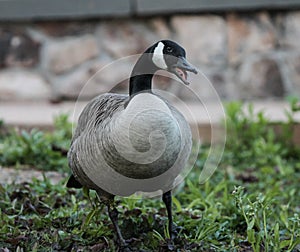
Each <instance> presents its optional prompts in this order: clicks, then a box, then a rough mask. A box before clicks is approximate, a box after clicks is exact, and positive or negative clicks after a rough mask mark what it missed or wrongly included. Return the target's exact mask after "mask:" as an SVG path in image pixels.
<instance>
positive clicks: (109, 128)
mask: <svg viewBox="0 0 300 252" xmlns="http://www.w3.org/2000/svg"><path fill="white" fill-rule="evenodd" d="M185 56H186V54H185V50H184V49H183V48H182V47H181V46H179V45H178V44H177V43H175V42H173V41H170V40H161V41H159V42H157V43H155V44H154V45H152V46H151V47H149V48H148V49H147V50H146V51H145V52H144V53H143V54H142V55H141V56H140V58H139V59H138V60H137V63H136V64H135V66H134V68H133V70H132V73H131V77H130V80H129V96H127V95H120V94H113V93H106V94H102V95H99V96H97V97H96V98H94V99H93V100H92V101H90V102H89V103H88V105H87V106H86V107H85V108H84V110H83V111H82V113H81V115H80V117H79V120H78V125H77V128H76V130H75V133H74V135H73V138H72V142H71V147H70V150H69V152H68V160H69V166H70V168H71V170H72V173H73V175H71V177H70V178H69V180H68V182H67V187H73V188H81V187H87V188H89V189H93V190H95V191H96V193H97V195H98V197H99V200H100V201H101V202H103V203H104V204H106V205H107V209H108V213H109V217H110V219H111V221H112V223H113V225H114V228H115V231H116V233H117V236H118V240H119V242H120V245H121V246H125V245H126V241H125V240H124V239H123V237H122V234H121V231H120V229H119V226H118V223H117V221H118V211H117V209H116V207H115V206H114V204H113V200H114V197H115V195H119V196H129V195H130V194H133V193H135V192H137V191H148V192H149V191H155V190H159V189H161V190H162V191H163V195H162V199H163V202H164V203H165V205H166V209H167V214H168V219H169V223H168V224H169V225H168V227H169V233H170V234H171V235H172V228H173V223H172V210H171V207H172V206H171V205H172V198H171V189H172V183H173V182H174V180H175V178H176V176H177V175H178V174H179V172H180V170H181V169H182V167H183V166H185V164H186V162H187V160H188V157H189V155H190V152H191V146H192V135H191V130H190V127H189V125H188V123H187V122H186V120H185V119H184V117H183V115H182V114H181V113H180V112H179V111H177V109H175V108H174V107H173V106H171V105H170V104H169V103H168V102H167V101H166V100H165V99H163V98H161V97H160V96H158V95H155V94H154V93H152V91H151V84H152V77H153V75H154V73H155V72H156V71H158V70H166V71H168V72H170V73H173V74H175V75H176V76H177V77H178V78H179V79H180V80H181V81H182V82H183V83H184V84H188V81H187V71H189V72H193V73H195V74H197V70H196V68H195V67H194V66H192V65H191V64H190V63H188V62H187V61H186V59H185Z"/></svg>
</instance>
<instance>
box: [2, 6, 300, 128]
mask: <svg viewBox="0 0 300 252" xmlns="http://www.w3.org/2000/svg"><path fill="white" fill-rule="evenodd" d="M299 8H300V1H299V0H273V1H270V0H240V1H238V0H226V1H222V0H214V1H204V0H202V1H196V0H188V1H179V0H173V1H160V0H153V1H147V0H122V1H117V0H110V1H104V0H76V1H75V0H60V1H58V0H56V1H42V0H27V1H21V0H4V1H3V0H2V1H0V102H1V103H0V112H1V113H2V116H1V114H0V118H1V117H2V118H3V117H4V119H5V118H6V121H8V123H10V122H11V123H12V124H13V123H14V122H15V123H17V122H18V120H20V114H22V113H19V114H18V113H14V112H9V110H8V109H9V108H10V109H11V110H13V108H12V107H14V106H16V104H21V106H20V107H21V108H17V109H19V111H21V109H23V110H24V111H27V112H30V111H33V110H34V109H35V110H37V109H40V110H41V111H42V112H41V113H40V114H39V115H38V116H37V117H42V116H44V117H45V114H47V108H46V107H45V106H42V105H41V106H38V107H37V106H36V103H37V102H39V104H44V105H45V104H51V103H52V104H53V103H59V102H63V101H75V100H76V99H77V97H78V95H79V93H80V91H81V89H82V87H83V86H84V85H85V83H86V82H87V80H89V79H90V77H91V76H93V75H94V74H95V73H96V72H97V71H98V70H99V69H100V68H101V67H103V66H105V65H107V64H109V63H111V62H113V61H115V60H117V59H120V58H121V57H124V56H129V55H132V54H137V53H141V52H143V51H144V50H145V48H147V47H148V46H149V45H151V44H153V43H154V42H156V41H158V40H160V39H166V38H167V39H172V40H175V41H177V42H178V43H180V44H181V45H182V46H183V47H184V48H185V49H186V51H187V58H188V59H189V60H190V61H191V62H192V63H193V64H195V65H196V66H197V67H198V68H199V69H200V70H201V71H202V72H203V73H204V74H205V75H206V76H207V77H208V78H209V79H210V81H211V82H212V84H213V86H214V88H215V89H216V91H217V93H218V95H219V96H220V97H221V99H222V100H224V101H228V100H245V101H258V102H266V101H278V102H279V103H276V104H279V106H281V105H282V104H281V103H280V102H281V101H283V100H284V98H285V97H287V96H289V95H299V93H300V43H299V41H300V9H299ZM124 71H126V72H128V75H129V74H130V68H128V66H124V67H123V68H122V67H120V68H118V69H112V71H111V72H110V73H108V74H107V75H105V76H101V75H99V78H96V79H95V80H94V81H93V83H92V84H91V85H89V88H88V91H87V92H86V93H85V95H84V96H82V97H81V99H82V100H84V101H85V100H86V101H87V100H89V99H91V98H92V97H94V96H95V95H97V94H98V93H101V92H103V91H107V90H108V89H109V88H108V87H109V86H108V85H110V84H111V83H110V82H111V80H112V79H113V78H117V77H118V75H122V74H124ZM167 88H168V87H167ZM211 90H212V89H211V88H209V87H208V86H207V85H199V90H198V91H199V93H200V94H201V95H202V96H203V97H202V98H205V99H207V100H210V99H211V100H214V98H215V94H214V93H213V92H212V91H211ZM118 91H120V92H124V93H126V92H127V85H126V84H125V85H121V86H120V87H119V88H118ZM175 92H177V93H176V95H177V96H178V97H180V98H183V99H185V100H187V101H189V100H192V99H193V97H192V96H193V94H191V93H189V92H181V91H180V90H179V89H176V90H175ZM32 102H34V104H35V105H34V106H33V107H30V105H28V106H29V107H26V106H25V105H24V104H28V103H32ZM212 102H213V101H212ZM271 104H272V106H273V104H275V103H271ZM274 106H275V107H276V105H274ZM1 107H2V109H1ZM37 113H38V112H37ZM49 113H50V114H51V113H52V112H51V111H50V112H49ZM33 114H34V113H33ZM33 114H32V116H33ZM14 115H15V116H14ZM51 116H52V114H51ZM29 117H30V115H29ZM49 118H50V117H49ZM44 119H45V118H44ZM45 120H46V119H45Z"/></svg>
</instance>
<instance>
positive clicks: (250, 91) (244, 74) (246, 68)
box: [236, 56, 285, 99]
mask: <svg viewBox="0 0 300 252" xmlns="http://www.w3.org/2000/svg"><path fill="white" fill-rule="evenodd" d="M237 76H238V78H237V80H236V81H237V83H238V85H239V87H238V88H239V92H240V96H241V98H245V99H251V98H267V97H283V96H284V95H285V89H284V83H283V80H282V76H281V72H280V69H279V66H278V64H277V62H276V61H275V60H274V59H271V58H265V57H255V56H253V57H249V58H248V60H247V61H246V62H244V63H243V64H242V65H241V67H240V69H239V71H238V75H237Z"/></svg>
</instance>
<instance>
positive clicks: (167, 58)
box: [146, 40, 198, 84]
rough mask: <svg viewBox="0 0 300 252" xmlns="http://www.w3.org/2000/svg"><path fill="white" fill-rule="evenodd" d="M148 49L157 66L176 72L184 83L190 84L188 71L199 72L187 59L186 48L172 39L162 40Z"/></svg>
mask: <svg viewBox="0 0 300 252" xmlns="http://www.w3.org/2000/svg"><path fill="white" fill-rule="evenodd" d="M148 50H149V51H148V52H149V53H151V54H152V62H153V63H154V65H155V66H156V67H158V68H159V69H162V70H167V71H169V72H171V73H173V74H175V75H176V76H177V77H178V78H179V79H180V80H181V81H182V82H183V83H184V84H189V83H188V81H187V72H193V73H195V74H197V73H198V71H197V69H196V68H195V67H194V66H193V65H191V64H190V63H189V62H188V61H187V60H186V58H185V57H186V54H185V50H184V49H183V48H182V47H181V46H180V45H178V44H177V43H175V42H173V41H171V40H161V41H159V42H157V43H156V44H154V45H153V46H152V47H150V48H149V49H148ZM146 52H147V51H146Z"/></svg>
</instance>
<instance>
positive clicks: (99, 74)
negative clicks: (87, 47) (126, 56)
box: [52, 59, 133, 100]
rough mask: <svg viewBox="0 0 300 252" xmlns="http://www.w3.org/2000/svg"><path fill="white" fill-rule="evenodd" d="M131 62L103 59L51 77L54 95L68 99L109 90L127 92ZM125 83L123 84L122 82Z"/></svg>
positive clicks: (80, 97) (81, 97) (89, 96)
mask: <svg viewBox="0 0 300 252" xmlns="http://www.w3.org/2000/svg"><path fill="white" fill-rule="evenodd" d="M132 65H133V63H132V64H131V65H130V64H122V63H118V62H115V63H112V61H111V60H109V59H105V60H102V61H98V60H97V61H95V62H93V63H91V64H89V65H86V66H83V67H80V69H77V70H76V71H74V72H72V73H70V74H66V75H64V76H57V77H54V78H53V79H52V83H53V89H54V91H55V95H56V96H58V97H65V98H69V99H80V100H86V99H87V100H89V99H91V98H93V97H95V96H96V95H98V94H101V93H106V92H110V91H111V90H114V91H118V92H122V93H128V85H127V84H128V77H129V75H130V72H131V67H132ZM124 83H125V84H124Z"/></svg>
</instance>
